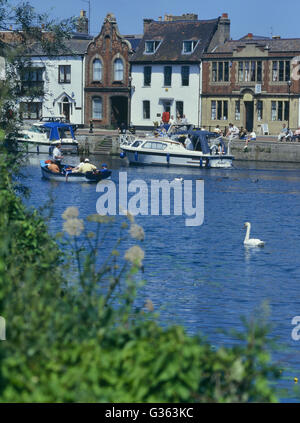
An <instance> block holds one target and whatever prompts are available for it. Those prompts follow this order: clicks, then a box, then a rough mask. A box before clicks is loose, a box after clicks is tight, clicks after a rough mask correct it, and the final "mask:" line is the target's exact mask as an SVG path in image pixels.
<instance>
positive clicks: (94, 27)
mask: <svg viewBox="0 0 300 423" xmlns="http://www.w3.org/2000/svg"><path fill="white" fill-rule="evenodd" d="M27 1H28V2H29V3H30V4H31V5H32V6H34V7H35V8H36V10H37V11H38V12H48V13H49V15H50V16H51V17H55V18H59V19H64V18H67V17H72V16H79V14H80V10H81V9H83V10H86V11H87V15H88V10H89V4H88V3H89V2H90V10H91V21H90V28H91V31H90V32H91V34H92V35H94V36H95V35H97V34H98V33H99V32H100V29H101V26H102V24H103V20H104V18H105V16H106V15H107V13H113V14H114V15H115V16H116V19H117V24H118V27H119V30H120V32H121V34H123V35H125V34H142V33H143V19H144V18H152V19H155V20H158V17H159V16H164V15H165V14H172V15H182V14H183V13H196V14H198V19H214V18H216V17H218V16H221V15H222V13H228V16H229V19H230V20H231V38H233V39H238V38H241V37H242V36H243V35H246V34H248V33H249V32H251V33H253V34H255V35H264V36H271V35H280V36H281V38H300V25H299V20H300V2H299V0H285V1H282V0H244V1H241V0H227V1H224V0H213V1H208V0H206V1H205V2H204V1H203V0H202V1H201V0H172V1H170V0H168V1H167V0H150V1H147V0H146V1H143V0H111V1H110V2H107V1H101V0H27ZM17 2H18V0H11V3H14V4H15V3H17Z"/></svg>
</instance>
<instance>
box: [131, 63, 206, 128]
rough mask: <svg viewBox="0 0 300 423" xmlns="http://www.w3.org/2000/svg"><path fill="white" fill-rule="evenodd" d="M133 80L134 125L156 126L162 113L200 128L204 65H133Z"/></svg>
mask: <svg viewBox="0 0 300 423" xmlns="http://www.w3.org/2000/svg"><path fill="white" fill-rule="evenodd" d="M131 76H132V97H131V122H132V125H134V126H138V127H148V126H153V125H155V122H158V123H160V121H161V119H162V115H163V112H169V114H170V117H171V116H173V117H174V119H176V117H177V116H178V115H180V116H183V115H185V116H186V118H187V120H188V122H189V123H193V124H194V125H196V126H199V125H200V101H199V99H200V88H201V78H202V77H201V63H197V64H191V63H188V62H187V63H181V64H175V63H172V64H167V65H165V64H156V63H153V64H151V65H149V64H147V65H141V64H132V68H131Z"/></svg>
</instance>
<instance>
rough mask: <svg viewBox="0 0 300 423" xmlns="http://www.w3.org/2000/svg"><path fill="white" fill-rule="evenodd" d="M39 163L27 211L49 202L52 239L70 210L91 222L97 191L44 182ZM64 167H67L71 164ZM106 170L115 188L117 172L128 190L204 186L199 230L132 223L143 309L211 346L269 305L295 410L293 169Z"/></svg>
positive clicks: (150, 219)
mask: <svg viewBox="0 0 300 423" xmlns="http://www.w3.org/2000/svg"><path fill="white" fill-rule="evenodd" d="M39 158H43V157H37V156H32V157H31V158H30V159H29V161H28V163H27V165H26V167H25V173H26V176H27V178H26V179H25V184H26V185H27V186H28V187H29V188H30V190H31V197H30V199H29V201H28V202H29V204H30V205H33V206H34V207H38V206H41V205H45V204H46V203H47V201H48V200H49V198H50V197H52V198H53V199H54V214H53V216H52V218H51V221H50V231H52V232H58V231H60V230H61V226H62V218H61V214H62V213H63V211H64V210H65V209H66V207H68V206H77V207H78V208H79V211H80V215H81V217H85V216H87V215H89V214H92V213H96V202H97V200H98V198H99V196H100V193H99V192H96V187H95V185H93V184H91V185H88V184H76V183H55V182H49V181H46V180H43V179H42V178H41V171H40V167H39ZM77 159H78V158H76V157H70V158H69V163H71V164H72V163H73V164H74V163H76V162H77ZM90 159H91V161H93V162H94V163H95V164H97V165H99V164H100V163H102V162H103V161H105V162H106V163H107V164H108V165H109V167H110V168H111V169H112V170H113V172H112V181H113V182H115V183H116V185H118V178H119V172H120V171H122V172H127V177H128V181H129V182H130V181H132V180H136V179H141V180H143V181H145V182H146V183H147V184H149V186H150V181H151V180H153V179H156V180H161V179H166V180H168V181H172V180H173V179H174V178H176V177H179V176H180V177H183V178H184V180H185V181H186V180H193V181H194V182H195V181H196V180H197V179H203V180H204V222H203V224H202V225H200V226H194V227H192V226H190V227H189V226H185V216H173V215H171V216H150V215H148V216H137V217H136V222H137V223H138V224H140V225H141V226H143V228H144V231H145V234H146V237H145V241H144V243H143V248H144V250H145V259H144V269H145V270H144V274H143V277H144V278H145V280H146V285H145V286H144V287H143V289H142V295H143V297H144V299H145V300H146V299H148V298H149V299H151V301H152V302H153V304H154V307H155V310H156V311H159V312H160V319H161V321H162V322H163V324H166V323H168V324H169V323H179V324H182V325H184V326H185V328H186V329H187V331H188V333H190V334H194V333H199V332H200V333H202V334H204V335H205V336H206V337H207V338H208V339H209V340H210V341H211V342H212V344H213V345H216V346H219V345H223V344H232V343H233V342H234V340H233V339H231V337H230V335H226V334H223V333H220V330H223V329H224V330H230V329H235V330H243V324H242V322H241V316H244V317H250V316H251V315H252V314H253V313H255V310H256V309H257V307H259V306H260V305H261V304H262V303H263V302H264V301H267V302H268V304H269V307H270V316H269V320H270V322H271V323H272V325H273V329H272V335H274V336H276V337H277V343H278V345H279V346H280V347H281V348H280V350H279V351H278V352H277V353H276V355H275V359H276V362H277V363H278V365H279V366H280V367H281V368H282V369H283V379H282V380H281V381H280V383H279V384H278V386H279V388H285V389H286V390H287V391H288V393H285V394H283V395H282V397H281V399H282V401H284V402H298V401H299V399H300V394H297V395H296V394H295V393H294V391H293V387H294V381H293V379H294V377H298V378H299V379H300V354H299V350H300V341H294V340H293V339H292V336H291V334H292V330H293V328H294V326H293V325H292V323H291V321H292V318H293V317H294V316H300V295H299V294H300V257H299V255H300V226H299V225H300V164H299V166H298V165H292V164H276V163H272V164H268V163H254V162H235V164H234V168H233V169H187V168H180V169H179V168H176V169H175V168H163V167H131V166H128V165H127V164H126V161H121V160H119V159H108V158H107V157H105V158H104V157H99V156H97V157H96V156H95V157H90ZM246 221H249V222H251V225H252V229H251V237H254V238H260V239H262V240H264V241H265V247H264V248H252V249H246V248H245V247H244V245H243V240H244V237H245V229H244V228H243V225H244V222H246Z"/></svg>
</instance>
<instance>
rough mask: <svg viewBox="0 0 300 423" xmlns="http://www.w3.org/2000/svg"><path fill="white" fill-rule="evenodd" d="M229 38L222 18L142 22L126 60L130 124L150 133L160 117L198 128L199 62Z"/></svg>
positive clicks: (225, 17) (167, 18) (225, 19)
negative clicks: (140, 33) (178, 118)
mask: <svg viewBox="0 0 300 423" xmlns="http://www.w3.org/2000/svg"><path fill="white" fill-rule="evenodd" d="M229 38H230V20H229V19H228V15H227V14H225V13H224V14H223V15H222V16H221V17H219V18H216V19H211V20H198V16H197V15H195V14H186V15H182V16H172V15H165V17H164V20H162V19H161V18H159V20H158V21H154V20H152V19H144V34H143V38H142V40H141V42H140V43H139V45H138V48H137V50H136V52H135V53H134V54H133V56H132V57H131V58H130V63H131V76H132V98H131V122H132V124H133V125H134V126H136V127H138V128H149V127H153V125H155V123H159V122H160V121H161V119H162V115H163V113H164V112H169V113H170V116H172V115H173V116H174V118H176V116H177V115H181V116H182V115H185V116H186V118H187V120H188V122H189V123H193V124H194V125H196V126H200V124H201V95H202V57H203V54H204V53H205V52H207V51H211V50H213V49H214V48H215V47H216V46H220V45H223V44H224V42H225V41H227V40H228V39H229Z"/></svg>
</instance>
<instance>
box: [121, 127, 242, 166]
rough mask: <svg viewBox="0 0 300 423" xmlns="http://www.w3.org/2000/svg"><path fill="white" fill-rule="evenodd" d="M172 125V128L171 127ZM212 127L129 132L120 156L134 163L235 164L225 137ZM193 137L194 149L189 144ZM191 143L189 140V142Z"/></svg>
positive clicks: (167, 164) (122, 142)
mask: <svg viewBox="0 0 300 423" xmlns="http://www.w3.org/2000/svg"><path fill="white" fill-rule="evenodd" d="M170 129H171V131H170ZM216 137H218V135H217V134H215V133H213V132H208V131H198V130H197V131H195V130H192V129H186V130H182V129H178V128H177V130H176V131H174V130H173V132H172V127H171V128H169V130H168V132H167V133H165V134H164V133H156V135H152V136H148V137H146V138H141V137H133V136H131V135H128V136H126V137H123V138H121V140H120V148H121V150H122V152H121V154H120V157H121V158H125V157H127V158H128V160H129V162H130V164H143V165H166V166H190V167H200V168H201V167H206V168H209V167H212V168H229V167H232V161H233V160H234V157H233V156H232V155H230V154H229V151H228V149H230V144H229V146H228V149H227V148H226V145H225V143H224V141H223V139H222V137H218V138H216ZM187 138H189V142H188V143H189V144H190V147H189V148H190V149H188V148H186V147H185V143H186V139H187ZM186 144H187V143H186Z"/></svg>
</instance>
